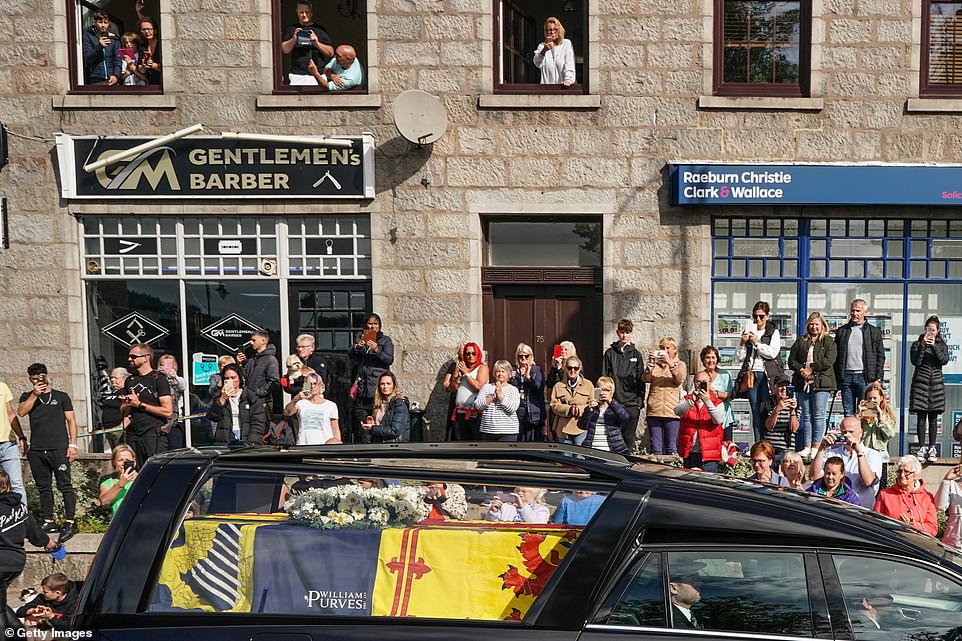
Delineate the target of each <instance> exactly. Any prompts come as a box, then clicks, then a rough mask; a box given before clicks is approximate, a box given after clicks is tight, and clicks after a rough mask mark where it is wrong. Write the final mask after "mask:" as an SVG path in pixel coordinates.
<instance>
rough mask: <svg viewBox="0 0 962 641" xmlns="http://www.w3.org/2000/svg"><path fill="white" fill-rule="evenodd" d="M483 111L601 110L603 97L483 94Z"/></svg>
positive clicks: (479, 105)
mask: <svg viewBox="0 0 962 641" xmlns="http://www.w3.org/2000/svg"><path fill="white" fill-rule="evenodd" d="M478 107H480V108H481V109H599V108H600V107H601V96H586V95H584V94H577V95H570V96H569V95H564V94H497V95H495V94H483V95H481V96H479V97H478Z"/></svg>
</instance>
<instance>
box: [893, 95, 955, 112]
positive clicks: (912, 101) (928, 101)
mask: <svg viewBox="0 0 962 641" xmlns="http://www.w3.org/2000/svg"><path fill="white" fill-rule="evenodd" d="M905 110H906V111H907V112H909V113H925V112H928V113H962V99H960V98H909V99H908V100H907V101H906V103H905Z"/></svg>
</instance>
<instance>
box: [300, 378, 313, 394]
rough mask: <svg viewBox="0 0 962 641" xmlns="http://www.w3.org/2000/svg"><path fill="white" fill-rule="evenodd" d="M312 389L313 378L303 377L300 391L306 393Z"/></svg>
mask: <svg viewBox="0 0 962 641" xmlns="http://www.w3.org/2000/svg"><path fill="white" fill-rule="evenodd" d="M313 389H314V380H313V379H311V378H305V379H304V387H302V388H301V391H302V392H307V393H308V394H310V393H311V390H313Z"/></svg>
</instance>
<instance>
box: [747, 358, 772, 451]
mask: <svg viewBox="0 0 962 641" xmlns="http://www.w3.org/2000/svg"><path fill="white" fill-rule="evenodd" d="M770 396H771V392H770V391H769V389H768V375H767V374H765V372H755V384H754V385H752V388H751V389H750V390H748V404H749V405H750V406H751V408H752V437H753V440H752V443H757V442H758V441H760V440H762V439H763V438H765V419H766V418H768V417H767V416H766V415H765V412H764V411H763V410H764V408H765V406H766V405H767V404H768V399H769V397H770Z"/></svg>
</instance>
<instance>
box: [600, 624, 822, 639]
mask: <svg viewBox="0 0 962 641" xmlns="http://www.w3.org/2000/svg"><path fill="white" fill-rule="evenodd" d="M589 630H592V631H598V632H630V633H632V634H638V633H639V632H651V633H656V634H660V635H665V634H672V635H676V634H677V635H679V636H680V637H696V638H703V637H710V638H713V639H753V640H754V639H759V640H763V639H764V640H765V641H799V639H811V640H813V641H817V637H811V636H809V637H786V636H781V635H774V634H758V633H755V632H721V631H716V630H684V629H680V628H679V629H676V628H652V627H634V626H630V625H605V624H601V623H589V624H588V625H586V626H585V632H587V631H589Z"/></svg>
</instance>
